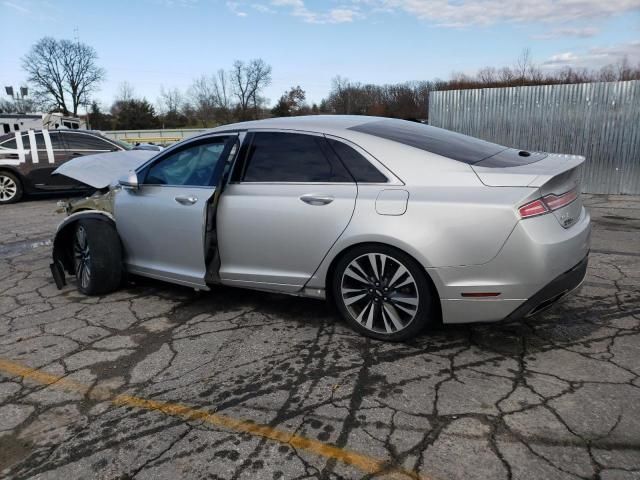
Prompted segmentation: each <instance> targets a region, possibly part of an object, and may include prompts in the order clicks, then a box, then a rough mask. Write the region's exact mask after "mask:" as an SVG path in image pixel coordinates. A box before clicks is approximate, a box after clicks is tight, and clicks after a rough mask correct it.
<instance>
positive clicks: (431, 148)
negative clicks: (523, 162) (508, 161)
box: [349, 119, 507, 164]
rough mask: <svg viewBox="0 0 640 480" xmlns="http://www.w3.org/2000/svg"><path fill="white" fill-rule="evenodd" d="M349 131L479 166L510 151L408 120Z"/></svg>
mask: <svg viewBox="0 0 640 480" xmlns="http://www.w3.org/2000/svg"><path fill="white" fill-rule="evenodd" d="M349 130H355V131H357V132H362V133H368V134H370V135H375V136H376V137H381V138H386V139H387V140H393V141H394V142H398V143H402V144H404V145H409V146H411V147H415V148H419V149H420V150H426V151H427V152H431V153H435V154H437V155H442V156H444V157H448V158H452V159H454V160H458V161H460V162H464V163H469V164H474V163H477V162H479V161H481V160H484V159H485V158H488V157H491V156H493V155H495V154H496V153H498V152H501V151H502V150H504V149H506V148H507V147H503V146H502V145H497V144H495V143H491V142H485V141H484V140H480V139H478V138H475V137H469V136H468V135H462V134H461V133H456V132H451V131H449V130H445V129H443V128H436V127H431V126H429V125H423V124H421V123H415V122H409V121H406V120H391V119H389V120H380V121H377V122H370V123H363V124H361V125H356V126H355V127H351V128H350V129H349Z"/></svg>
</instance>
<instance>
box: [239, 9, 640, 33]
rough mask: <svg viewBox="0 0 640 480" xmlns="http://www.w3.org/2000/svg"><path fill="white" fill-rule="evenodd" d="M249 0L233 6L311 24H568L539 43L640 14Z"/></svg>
mask: <svg viewBox="0 0 640 480" xmlns="http://www.w3.org/2000/svg"><path fill="white" fill-rule="evenodd" d="M249 1H250V0H237V1H231V2H229V3H233V4H235V5H236V6H237V7H238V6H245V5H246V6H247V7H248V6H250V7H251V8H253V9H255V10H257V11H260V12H274V11H277V12H286V13H288V14H289V15H291V16H293V17H296V18H298V19H300V20H302V21H304V22H307V23H345V22H353V21H355V20H358V19H362V18H370V17H374V16H376V17H380V16H386V15H395V14H399V13H403V14H407V15H410V16H412V17H414V18H417V19H419V20H423V21H426V22H430V23H432V24H435V25H439V26H445V27H467V26H473V25H481V26H485V25H494V24H498V23H527V24H535V23H538V24H539V23H541V22H544V23H550V24H553V23H556V24H557V23H563V24H564V25H562V26H561V27H558V28H556V29H551V30H549V31H547V32H545V31H542V32H541V33H540V34H538V35H536V36H534V37H533V38H538V39H549V38H557V37H562V36H572V37H582V38H586V37H591V36H594V35H596V34H597V33H598V30H597V29H596V28H595V27H582V28H578V27H574V26H572V25H571V23H570V22H573V23H574V24H575V22H584V21H586V20H594V19H597V20H601V19H604V18H607V17H611V16H613V15H619V14H623V13H625V12H631V11H640V0H511V1H505V0H334V1H332V2H318V5H322V6H318V7H314V8H310V7H309V2H308V1H307V0H263V1H260V2H258V3H253V4H250V3H249ZM254 1H255V0H254ZM338 2H339V3H338Z"/></svg>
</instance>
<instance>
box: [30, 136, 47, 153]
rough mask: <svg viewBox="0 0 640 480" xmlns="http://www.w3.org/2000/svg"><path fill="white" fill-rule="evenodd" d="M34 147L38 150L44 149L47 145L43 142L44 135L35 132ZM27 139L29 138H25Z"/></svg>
mask: <svg viewBox="0 0 640 480" xmlns="http://www.w3.org/2000/svg"><path fill="white" fill-rule="evenodd" d="M35 136H36V148H37V149H38V150H45V149H46V148H47V146H46V145H45V144H44V136H43V135H42V134H41V133H36V135H35ZM26 140H27V141H29V139H28V138H27V139H26Z"/></svg>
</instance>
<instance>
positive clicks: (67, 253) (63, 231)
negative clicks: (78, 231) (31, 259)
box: [52, 210, 116, 275]
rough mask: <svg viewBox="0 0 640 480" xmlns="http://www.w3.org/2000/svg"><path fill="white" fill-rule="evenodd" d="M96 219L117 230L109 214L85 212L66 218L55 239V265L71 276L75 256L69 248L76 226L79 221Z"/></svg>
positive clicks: (59, 226)
mask: <svg viewBox="0 0 640 480" xmlns="http://www.w3.org/2000/svg"><path fill="white" fill-rule="evenodd" d="M84 219H94V220H100V221H103V222H107V223H110V224H111V225H112V226H113V227H114V228H115V225H116V223H115V220H114V218H113V215H111V214H110V213H108V212H103V211H100V210H84V211H82V212H78V213H74V214H73V215H69V216H68V217H67V218H65V219H64V220H63V221H62V223H60V225H58V229H57V230H56V234H55V236H54V238H53V254H52V257H53V264H54V265H59V266H61V267H62V268H63V269H64V270H65V271H66V272H67V273H68V274H69V275H73V274H74V269H73V256H72V253H71V249H70V248H69V246H70V245H71V239H72V237H73V232H74V231H75V225H76V223H77V222H78V221H79V220H84Z"/></svg>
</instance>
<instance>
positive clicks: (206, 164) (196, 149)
mask: <svg viewBox="0 0 640 480" xmlns="http://www.w3.org/2000/svg"><path fill="white" fill-rule="evenodd" d="M225 140H226V137H225V138H220V139H216V140H215V141H213V142H211V141H209V142H207V143H199V144H197V145H193V146H190V147H187V148H183V149H181V150H179V151H177V152H172V153H169V154H168V155H167V156H165V157H164V158H162V159H161V160H159V161H158V162H157V163H155V164H154V165H153V166H152V167H151V168H150V169H149V172H148V173H147V176H146V179H145V181H144V183H146V184H148V185H191V186H196V187H206V186H210V185H214V184H215V179H214V178H213V175H214V172H215V168H216V165H217V163H218V160H219V159H220V157H221V156H222V154H223V152H224V149H225V145H226V144H225Z"/></svg>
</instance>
